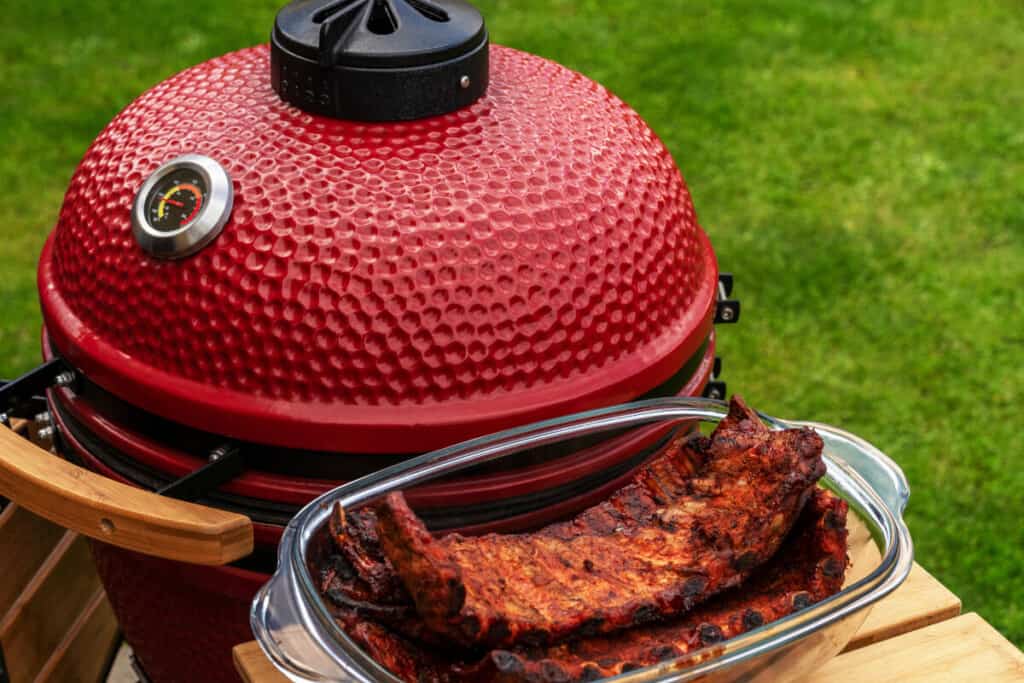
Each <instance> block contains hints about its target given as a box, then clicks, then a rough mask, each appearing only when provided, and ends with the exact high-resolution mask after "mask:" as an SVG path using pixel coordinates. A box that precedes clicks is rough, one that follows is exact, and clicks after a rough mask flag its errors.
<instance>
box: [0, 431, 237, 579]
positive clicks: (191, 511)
mask: <svg viewBox="0 0 1024 683" xmlns="http://www.w3.org/2000/svg"><path fill="white" fill-rule="evenodd" d="M0 496H4V497H6V498H8V499H10V500H12V501H14V502H16V503H17V504H19V505H21V506H22V507H24V508H26V509H27V510H31V511H32V512H34V513H36V514H37V515H39V516H40V517H44V518H46V519H48V520H50V521H51V522H54V523H55V524H59V525H61V526H63V527H66V528H68V529H73V530H74V531H77V532H79V533H81V534H85V535H86V536H90V537H92V538H95V539H98V540H100V541H104V542H106V543H110V544H112V545H115V546H118V547H119V548H125V549H127V550H134V551H137V552H140V553H145V554H147V555H154V556H156V557H163V558H167V559H170V560H180V561H182V562H190V563H193V564H205V565H222V564H227V563H229V562H233V561H235V560H237V559H240V558H242V557H245V556H247V555H249V554H250V553H251V552H252V549H253V532H252V521H251V520H250V519H249V518H248V517H245V516H243V515H239V514H235V513H233V512H225V511H223V510H217V509H214V508H210V507H206V506H203V505H196V504H194V503H187V502H184V501H180V500H174V499H171V498H164V497H162V496H158V495H157V494H155V493H150V492H148V491H143V490H142V489H138V488H135V487H133V486H128V485H126V484H121V483H120V482H116V481H113V480H112V479H107V478H106V477H103V476H100V475H98V474H95V473H93V472H90V471H88V470H85V469H83V468H81V467H78V466H76V465H73V464H72V463H70V462H68V461H66V460H63V459H61V458H58V457H56V456H54V455H53V454H52V453H49V452H47V451H44V450H43V449H41V448H39V447H38V446H36V445H34V444H33V443H31V442H30V441H27V440H26V439H23V438H22V437H20V436H18V435H17V434H15V433H14V432H12V431H11V430H9V429H6V428H4V427H0Z"/></svg>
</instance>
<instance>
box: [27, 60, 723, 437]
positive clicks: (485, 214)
mask: <svg viewBox="0 0 1024 683" xmlns="http://www.w3.org/2000/svg"><path fill="white" fill-rule="evenodd" d="M491 55H492V56H491V85H490V89H489V91H488V93H487V95H486V96H485V97H484V98H483V99H481V100H480V101H478V102H477V103H476V104H474V105H473V106H471V107H469V108H467V109H464V110H460V111H457V112H454V113H452V114H448V115H445V116H441V117H436V118H432V119H426V120H422V121H414V122H409V123H401V124H383V125H366V124H359V123H352V122H347V121H338V120H333V119H326V118H322V117H317V116H313V115H310V114H307V113H305V112H302V111H300V110H298V109H295V108H293V107H290V106H288V105H286V104H284V103H283V102H281V101H280V100H279V99H278V98H277V96H276V95H275V93H274V92H273V90H272V89H271V86H270V82H269V78H268V69H269V66H268V49H267V48H266V47H265V46H264V47H256V48H252V49H248V50H243V51H241V52H236V53H233V54H229V55H226V56H224V57H220V58H218V59H214V60H212V61H209V62H206V63H204V64H200V65H199V66H196V67H194V68H192V69H189V70H187V71H184V72H182V73H181V74H179V75H177V76H175V77H173V78H171V79H169V80H167V81H165V82H164V83H161V84H160V85H158V86H156V87H155V88H153V89H152V90H150V91H149V92H147V93H145V94H144V95H142V96H141V97H140V98H139V99H137V100H136V101H135V102H133V103H132V104H131V105H129V106H128V107H127V108H126V109H125V110H124V111H123V112H122V113H121V114H119V115H118V116H117V117H116V118H115V119H114V120H113V121H112V122H111V124H110V125H109V126H108V127H107V128H106V129H105V130H104V131H103V132H102V133H101V134H100V135H99V137H97V139H96V141H95V142H94V143H93V145H92V147H91V148H90V149H89V150H88V152H87V153H86V155H85V158H84V159H83V160H82V162H81V165H80V166H79V168H78V170H77V171H76V173H75V175H74V177H73V179H72V181H71V184H70V187H69V189H68V192H67V195H66V197H65V201H64V205H63V208H62V210H61V212H60V218H59V221H58V224H57V228H56V230H55V231H54V233H53V235H52V237H51V239H50V240H49V241H48V242H47V244H46V246H45V248H44V250H43V253H42V257H41V261H40V267H39V289H40V296H41V302H42V309H43V316H44V320H45V323H46V327H47V330H48V332H49V334H50V336H51V339H52V342H53V344H54V345H55V347H56V349H57V350H58V351H59V352H60V353H61V354H62V355H64V356H65V357H66V358H67V359H68V360H69V361H70V362H71V363H72V364H73V365H75V366H76V367H77V368H79V369H80V370H81V371H83V372H84V373H85V374H86V375H87V376H88V377H89V378H90V379H91V380H92V381H94V382H96V383H97V384H99V385H100V386H102V387H104V388H105V389H107V390H109V391H111V392H113V393H115V394H116V395H118V396H120V397H121V398H123V399H125V400H127V401H129V402H131V403H133V404H135V405H137V406H140V407H142V408H144V409H145V410H147V411H150V412H152V413H155V414H157V415H161V416H163V417H166V418H168V419H172V420H174V421H176V422H179V423H182V424H185V425H189V426H192V427H196V428H199V429H203V430H206V431H210V432H215V433H218V434H223V435H226V436H230V437H235V438H240V439H247V440H251V441H259V442H262V443H268V444H277V445H281V446H287V447H293V448H308V449H318V450H326V451H342V452H360V453H375V452H384V453H401V452H422V451H425V450H429V449H432V448H436V447H441V446H445V445H448V444H450V443H453V442H457V441H460V440H463V439H466V438H469V437H473V436H478V435H481V434H484V433H488V432H492V431H495V430H498V429H503V428H507V427H511V426H515V425H518V424H524V423H527V422H530V421H534V420H537V419H542V418H548V417H553V416H556V415H562V414H566V413H569V412H573V411H578V410H584V409H590V408H595V407H599V406H604V405H609V404H614V403H620V402H623V401H628V400H631V399H633V398H636V397H637V396H639V395H641V394H643V393H645V392H646V391H648V390H650V389H652V388H653V387H655V386H657V385H658V384H660V383H662V382H663V381H665V380H666V379H667V378H669V377H670V376H671V375H672V374H673V373H674V372H676V371H677V370H678V369H679V367H680V366H681V364H682V363H683V362H684V361H685V360H686V359H687V358H689V357H690V356H691V355H692V354H693V353H694V351H695V350H696V349H697V348H698V347H699V346H700V345H701V344H702V343H703V342H704V341H705V340H706V339H707V337H708V334H709V332H710V329H711V324H712V317H713V310H714V303H715V289H716V282H717V265H716V262H715V257H714V253H713V251H712V249H711V247H710V244H709V242H708V240H707V237H706V235H705V234H704V232H703V231H702V230H701V229H700V227H699V226H698V224H697V219H696V215H695V213H694V210H693V205H692V202H691V199H690V195H689V193H688V191H687V189H686V186H685V184H684V182H683V179H682V177H681V176H680V174H679V170H678V169H677V167H676V165H675V163H674V162H673V160H672V157H671V156H670V154H669V152H668V151H667V149H666V148H665V146H664V145H663V144H662V143H661V141H660V140H659V139H658V138H657V136H656V135H655V134H654V133H653V132H652V131H651V130H650V128H649V127H648V126H647V125H646V124H645V123H644V121H643V120H642V119H641V118H640V116H639V115H638V114H636V113H635V112H634V111H632V110H631V109H630V108H629V107H628V106H627V105H625V104H624V103H623V102H621V101H620V100H619V99H617V98H616V97H614V96H613V95H611V94H610V93H609V92H608V91H607V90H606V89H604V88H603V87H601V86H600V85H598V84H596V83H594V82H593V81H591V80H589V79H587V78H585V77H584V76H581V75H580V74H578V73H575V72H573V71H570V70H569V69H566V68H565V67H562V66H559V65H558V64H555V63H552V62H550V61H547V60H545V59H542V58H540V57H536V56H533V55H529V54H525V53H522V52H518V51H515V50H512V49H509V48H504V47H500V46H493V47H492V49H491ZM183 153H198V154H205V155H207V156H209V157H212V158H213V159H215V160H217V161H218V162H219V163H220V164H222V165H223V166H224V167H225V168H226V169H227V171H228V172H229V173H230V175H231V177H232V179H233V183H234V193H235V205H234V210H233V213H232V216H231V220H230V221H229V222H228V224H227V226H226V227H225V229H224V231H223V233H222V234H221V235H220V236H219V237H218V238H217V239H216V240H215V241H214V242H213V243H212V244H211V245H209V246H208V247H206V248H205V249H203V250H202V251H200V252H199V253H198V254H196V255H195V256H192V257H190V258H186V259H183V260H180V261H160V260H157V259H154V258H153V257H151V256H149V255H148V254H146V253H145V252H143V251H142V249H141V248H140V247H139V246H138V245H137V244H136V243H135V241H134V239H133V237H132V231H131V225H130V207H131V204H132V201H133V198H134V196H135V193H136V191H137V190H138V189H139V187H140V185H141V184H142V183H143V181H144V180H145V179H146V177H147V176H148V175H149V174H150V173H152V172H153V171H154V170H155V169H156V168H157V167H158V166H159V165H160V164H161V163H163V162H165V161H167V160H169V159H172V158H174V157H176V156H178V155H180V154H183Z"/></svg>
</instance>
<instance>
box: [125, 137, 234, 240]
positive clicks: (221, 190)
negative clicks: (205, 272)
mask: <svg viewBox="0 0 1024 683" xmlns="http://www.w3.org/2000/svg"><path fill="white" fill-rule="evenodd" d="M182 169H189V170H193V171H195V172H196V173H198V174H199V176H200V177H201V178H202V179H203V182H204V183H205V185H206V196H205V197H204V198H203V203H202V205H201V207H200V210H199V214H198V215H197V216H196V217H195V218H194V219H192V220H191V221H189V222H188V223H187V224H186V225H183V226H181V227H180V228H178V229H177V230H170V231H168V230H159V229H157V228H154V227H153V225H152V224H151V223H150V220H149V216H148V215H147V213H148V208H147V207H148V204H149V199H150V194H151V193H152V192H153V191H154V189H156V187H157V185H159V183H160V182H161V181H162V180H163V179H164V178H166V177H167V176H169V175H170V174H172V173H174V172H176V171H178V170H182ZM233 204H234V190H233V188H232V186H231V177H230V176H229V175H228V172H227V171H226V170H224V167H223V166H221V165H220V164H218V163H217V162H216V161H214V160H213V159H211V158H210V157H207V156H203V155H201V154H185V155H182V156H180V157H177V158H175V159H171V160H170V161H168V162H166V163H164V164H162V165H161V166H160V168H158V169H156V170H155V171H154V172H153V173H152V175H150V176H149V177H148V178H146V182H144V183H143V184H142V187H140V188H139V191H138V192H137V193H136V194H135V202H134V203H133V204H132V234H133V235H134V237H135V241H136V242H138V243H139V246H141V247H142V248H143V249H144V250H145V251H146V252H147V253H148V254H150V255H151V256H155V257H156V258H161V259H180V258H185V257H186V256H191V255H192V254H195V253H196V252H197V251H199V250H200V249H202V248H203V247H205V246H206V245H208V244H209V243H210V242H212V241H213V240H214V239H215V238H216V237H217V235H219V234H220V232H221V230H223V229H224V226H225V225H227V222H228V219H229V218H230V217H231V207H232V206H233Z"/></svg>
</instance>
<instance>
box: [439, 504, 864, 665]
mask: <svg viewBox="0 0 1024 683" xmlns="http://www.w3.org/2000/svg"><path fill="white" fill-rule="evenodd" d="M846 513H847V506H846V503H845V502H844V501H842V500H840V499H839V498H836V497H835V496H834V495H832V494H831V493H829V492H827V491H824V490H820V489H819V490H817V491H816V492H815V494H814V496H813V497H812V498H811V499H810V501H809V504H808V505H807V507H806V508H805V509H804V512H803V513H802V515H801V516H800V519H799V520H798V522H797V524H796V526H795V527H794V529H793V532H792V533H791V534H790V536H789V537H788V538H787V539H786V541H785V542H784V543H783V545H782V547H781V548H780V549H779V551H778V553H777V554H776V555H775V556H774V557H773V558H772V559H771V560H769V561H768V562H767V563H765V564H764V565H763V566H762V567H760V568H759V569H758V572H757V574H755V575H754V576H752V577H751V578H750V579H749V580H747V581H746V582H745V583H744V584H743V585H742V586H739V587H737V588H735V589H732V590H730V591H727V592H725V593H722V594H721V595H719V596H717V597H715V598H713V599H712V600H710V601H709V602H707V603H705V604H704V605H702V606H700V607H698V608H696V609H695V610H694V611H693V612H691V613H689V614H686V615H683V616H682V617H680V618H678V619H676V620H675V621H672V622H668V623H663V624H656V625H649V626H644V627H640V628H634V629H631V630H628V631H624V632H622V633H617V634H613V635H610V636H600V637H594V638H583V639H580V640H577V641H573V642H570V643H563V644H560V645H557V646H553V647H550V648H545V649H540V650H538V649H529V648H517V649H514V650H511V651H508V650H495V651H492V652H491V653H490V654H489V655H488V656H487V657H485V658H484V660H483V661H481V662H479V663H478V664H476V665H475V666H474V667H472V668H471V669H459V667H456V670H458V672H459V674H460V675H465V679H466V680H474V681H500V682H502V683H506V682H508V683H510V682H512V681H531V680H538V681H554V680H558V681H566V682H567V683H568V682H576V681H589V680H596V679H598V678H606V677H610V676H616V675H618V674H621V673H625V672H626V671H628V670H630V669H631V668H636V667H643V666H650V665H653V664H657V663H658V662H661V661H665V660H669V659H674V658H676V657H679V656H682V655H685V654H688V653H690V652H693V651H696V650H698V649H700V648H701V647H704V646H707V645H712V644H715V643H718V642H721V641H724V640H728V639H729V638H734V637H736V636H738V635H741V634H742V633H745V632H747V631H750V630H752V629H755V628H757V627H759V626H762V625H764V624H766V623H769V622H772V621H775V620H777V619H781V618H783V617H785V616H787V615H789V614H792V613H793V612H797V611H799V610H801V609H806V608H807V607H809V606H810V605H812V604H814V603H816V602H820V601H821V600H824V599H825V598H827V597H829V596H831V595H834V594H835V593H837V592H839V590H840V589H841V588H842V584H843V575H844V573H845V569H846V566H847V556H846V547H847V546H846V537H847V531H846V526H845V519H846ZM830 516H831V517H833V518H834V519H842V520H844V522H843V523H842V524H840V525H838V526H837V525H835V524H831V523H829V522H828V521H827V518H828V517H830ZM834 567H842V569H843V571H841V572H838V573H836V572H834V571H831V570H830V568H834ZM513 659H514V660H515V662H516V663H515V666H514V668H515V670H516V672H515V675H509V674H508V673H506V671H507V670H508V668H509V667H510V662H512V661H513Z"/></svg>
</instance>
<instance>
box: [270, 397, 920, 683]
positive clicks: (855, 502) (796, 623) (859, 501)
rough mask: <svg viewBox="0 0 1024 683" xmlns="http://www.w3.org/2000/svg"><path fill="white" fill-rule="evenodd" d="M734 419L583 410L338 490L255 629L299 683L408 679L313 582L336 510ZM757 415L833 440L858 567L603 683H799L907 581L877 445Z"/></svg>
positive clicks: (284, 547)
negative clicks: (837, 581) (483, 468)
mask: <svg viewBox="0 0 1024 683" xmlns="http://www.w3.org/2000/svg"><path fill="white" fill-rule="evenodd" d="M726 412H727V406H726V404H725V403H722V402H720V401H713V400H708V399H692V398H672V399H656V400H652V401H644V402H639V403H633V404H627V405H623V406H618V407H613V408H607V409H602V410H596V411H591V412H587V413H580V414H576V415H570V416H568V417H564V418H559V419H556V420H550V421H546V422H540V423H537V424H532V425H527V426H524V427H521V428H517V429H511V430H508V431H504V432H501V433H498V434H494V435H491V436H486V437H482V438H478V439H474V440H472V441H467V442H465V443H461V444H458V445H455V446H451V447H449V448H445V449H442V450H438V451H434V452H432V453H428V454H426V455H423V456H421V457H418V458H415V459H413V460H410V461H408V462H405V463H401V464H398V465H395V466H393V467H389V468H387V469H385V470H381V471H380V472H376V473H374V474H371V475H368V476H366V477H363V478H362V479H359V480H358V481H354V482H352V483H349V484H346V485H344V486H341V487H339V488H337V489H335V490H333V491H331V492H329V493H327V494H325V495H323V496H321V497H320V498H318V499H317V500H315V501H313V502H312V503H310V504H309V505H307V506H306V507H305V508H304V509H303V510H302V511H301V512H300V513H299V514H298V515H297V516H296V517H295V518H294V519H293V520H292V522H291V523H290V524H289V525H288V527H287V529H286V531H285V533H284V536H283V537H282V539H281V545H280V549H279V555H278V569H277V572H276V573H275V574H274V576H273V577H272V578H271V580H270V581H269V582H268V583H267V584H266V585H265V586H264V587H263V588H262V589H261V590H260V592H259V593H258V594H257V596H256V598H255V600H254V601H253V606H252V612H251V616H250V621H251V624H252V628H253V632H254V633H255V635H256V638H257V640H258V641H259V643H260V646H261V647H262V648H263V651H264V652H265V653H266V655H267V656H268V657H269V658H270V660H271V661H272V662H273V663H274V665H275V666H276V667H277V668H278V669H279V670H280V671H281V672H282V673H283V674H284V675H285V676H286V677H287V678H288V679H289V680H291V681H295V682H296V683H309V682H314V681H317V682H318V681H357V682H359V683H370V682H375V681H386V682H389V683H400V679H398V678H396V677H395V676H393V675H392V674H390V673H389V672H388V671H387V670H386V669H384V668H382V667H381V666H380V665H378V664H377V663H376V662H375V661H373V659H372V658H371V657H370V656H368V655H367V654H366V653H365V652H363V651H362V650H361V649H360V648H359V647H358V646H357V645H356V644H355V643H354V642H353V641H352V640H351V639H350V638H349V637H348V636H347V635H346V634H345V633H344V632H343V631H342V630H341V629H340V628H339V627H338V626H337V625H336V624H335V622H334V621H333V620H332V618H331V615H330V613H329V611H328V608H327V606H326V605H325V603H324V602H323V601H322V599H321V596H320V595H319V593H318V591H317V589H316V587H315V585H314V581H313V578H312V577H311V575H310V572H309V569H308V559H309V558H310V553H311V552H313V550H314V548H316V547H317V545H316V541H317V539H318V538H319V535H320V534H323V533H326V526H325V525H326V522H327V519H328V516H329V515H330V512H331V510H332V508H333V506H334V505H335V504H336V503H340V504H341V505H342V507H343V508H345V509H354V508H355V507H358V506H360V505H362V504H364V503H366V502H368V501H371V500H374V499H375V498H377V497H379V496H382V495H384V494H386V493H389V492H392V491H396V490H405V489H409V488H412V487H415V486H418V485H422V484H424V483H426V482H428V481H431V480H434V479H437V478H438V477H448V476H450V475H452V474H454V473H457V472H460V471H463V470H465V469H467V468H470V467H474V466H477V465H480V464H482V463H491V462H494V461H496V460H499V459H504V458H514V457H515V456H516V454H522V453H523V452H524V451H530V450H532V449H537V448H544V447H547V446H550V445H552V444H557V443H564V442H569V440H578V441H579V442H590V443H592V442H593V440H594V439H595V438H600V435H602V434H604V435H606V437H607V438H617V437H618V436H619V435H621V434H623V433H628V432H630V431H634V430H635V431H637V432H640V431H643V432H644V433H646V434H649V433H650V432H651V430H655V431H659V432H661V433H663V434H675V433H679V431H680V430H692V429H695V428H700V429H702V430H703V431H707V430H708V429H709V428H710V427H713V426H714V425H715V424H717V422H718V421H719V420H721V419H722V418H723V417H724V416H725V415H726ZM761 417H762V419H763V420H764V422H765V424H767V425H768V426H769V427H771V428H773V429H787V428H792V427H794V426H807V427H810V428H812V429H814V430H815V431H817V433H818V434H819V435H820V436H821V437H822V440H823V441H824V443H825V450H824V458H825V462H826V466H827V474H826V476H825V478H824V479H823V480H822V482H821V485H823V486H825V487H827V488H829V489H831V490H832V491H834V492H835V493H837V494H838V495H840V496H841V497H842V498H844V499H845V500H846V501H847V502H848V503H849V507H850V515H849V518H848V526H849V528H850V543H849V555H850V558H851V566H850V568H849V569H848V571H847V576H846V580H845V585H844V588H843V590H842V591H841V592H839V593H838V594H836V595H834V596H832V597H831V598H828V599H826V600H824V601H822V602H819V603H816V604H814V605H812V606H811V607H809V608H807V609H804V610H802V611H800V612H797V613H795V614H792V615H790V616H788V617H785V618H784V619H780V620H778V621H775V622H771V623H768V624H765V625H764V626H762V627H760V628H757V629H755V630H753V631H749V632H748V633H746V634H743V635H741V636H738V637H736V638H733V639H731V640H728V641H725V642H723V643H719V644H716V645H713V646H709V647H706V648H704V649H702V650H699V651H697V652H693V653H690V654H687V655H685V656H683V657H682V658H679V659H675V660H669V661H664V662H661V663H659V664H657V665H654V666H650V667H647V668H643V669H638V670H634V671H631V672H629V673H626V674H622V675H620V676H617V677H616V678H614V679H607V680H614V681H617V682H618V681H621V682H623V683H625V682H629V683H640V682H641V681H643V682H647V681H658V682H659V683H661V682H668V681H691V680H696V679H698V678H699V679H700V680H701V681H715V682H716V683H717V682H719V681H722V682H727V681H740V680H742V681H762V680H763V681H777V680H799V679H801V678H802V677H804V676H806V675H807V674H809V673H810V672H812V671H814V670H815V669H816V668H818V667H819V666H821V665H822V664H823V663H825V662H826V661H828V660H829V659H830V658H832V657H833V656H835V655H836V654H837V653H838V652H840V651H841V650H842V649H843V648H844V647H845V645H846V644H847V643H848V642H849V640H850V638H851V637H852V636H853V634H854V633H856V631H857V630H858V629H859V628H860V626H861V625H862V624H863V622H864V619H865V618H866V617H867V614H868V611H869V608H870V606H871V605H872V604H874V603H875V602H877V601H878V600H880V599H881V598H883V597H885V596H886V595H888V594H889V593H891V592H892V591H893V590H895V589H896V588H897V587H898V586H899V585H900V584H901V583H902V582H903V581H904V580H905V579H906V577H907V575H908V574H909V572H910V569H911V566H912V564H913V545H912V542H911V539H910V534H909V531H908V530H907V527H906V524H905V523H904V521H903V518H902V514H903V510H904V508H905V507H906V504H907V500H908V498H909V495H910V492H909V488H908V486H907V482H906V479H905V477H904V475H903V473H902V471H901V470H900V468H899V467H898V466H897V465H896V464H895V463H894V462H893V461H892V460H891V459H890V458H889V457H887V456H886V455H885V454H884V453H882V452H881V451H879V450H878V449H877V448H875V447H874V446H872V445H871V444H869V443H867V442H866V441H864V440H862V439H860V438H858V437H856V436H854V435H852V434H850V433H848V432H844V431H842V430H840V429H837V428H835V427H831V426H828V425H823V424H817V423H811V422H790V421H783V420H779V419H776V418H771V417H768V416H764V415H762V416H761ZM588 440H589V441H588Z"/></svg>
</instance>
